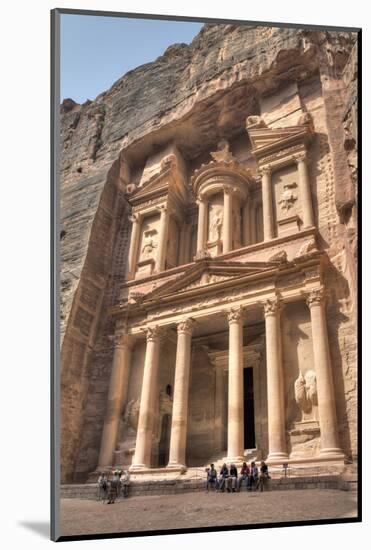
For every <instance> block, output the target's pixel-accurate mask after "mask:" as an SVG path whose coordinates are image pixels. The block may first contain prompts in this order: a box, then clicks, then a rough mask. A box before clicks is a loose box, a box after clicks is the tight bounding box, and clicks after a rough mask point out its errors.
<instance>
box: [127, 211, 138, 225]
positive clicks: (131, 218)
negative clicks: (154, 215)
mask: <svg viewBox="0 0 371 550" xmlns="http://www.w3.org/2000/svg"><path fill="white" fill-rule="evenodd" d="M139 220H140V214H139V213H138V212H133V213H132V214H130V216H129V222H131V223H138V222H139Z"/></svg>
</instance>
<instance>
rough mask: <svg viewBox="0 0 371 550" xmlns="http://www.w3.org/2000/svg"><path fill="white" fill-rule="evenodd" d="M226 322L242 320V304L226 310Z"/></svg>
mask: <svg viewBox="0 0 371 550" xmlns="http://www.w3.org/2000/svg"><path fill="white" fill-rule="evenodd" d="M227 316H228V323H229V324H231V323H239V322H241V321H242V319H243V316H244V310H243V307H242V306H239V307H236V308H232V309H230V310H229V311H228V312H227Z"/></svg>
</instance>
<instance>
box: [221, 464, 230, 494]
mask: <svg viewBox="0 0 371 550" xmlns="http://www.w3.org/2000/svg"><path fill="white" fill-rule="evenodd" d="M228 477H229V470H228V467H227V465H226V464H225V463H224V464H223V466H222V467H221V469H220V474H219V490H220V491H221V492H222V493H224V487H225V484H226V480H227V479H228Z"/></svg>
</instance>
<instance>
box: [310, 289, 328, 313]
mask: <svg viewBox="0 0 371 550" xmlns="http://www.w3.org/2000/svg"><path fill="white" fill-rule="evenodd" d="M306 301H307V305H308V307H309V308H311V307H312V306H317V305H320V304H323V303H324V301H325V289H324V287H323V286H320V287H318V288H313V289H312V290H311V291H310V292H309V294H307V297H306Z"/></svg>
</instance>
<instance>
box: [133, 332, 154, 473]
mask: <svg viewBox="0 0 371 550" xmlns="http://www.w3.org/2000/svg"><path fill="white" fill-rule="evenodd" d="M146 337H147V349H146V357H145V361H144V371H143V382H142V393H141V397H140V409H139V419H138V430H137V439H136V445H135V453H134V457H133V463H132V466H131V469H133V470H135V469H141V468H149V467H150V462H151V447H152V432H153V422H154V411H155V396H156V393H157V374H158V364H159V355H160V345H161V329H160V328H159V327H158V326H155V327H151V328H148V329H147V332H146Z"/></svg>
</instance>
